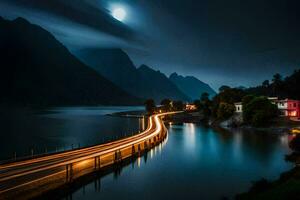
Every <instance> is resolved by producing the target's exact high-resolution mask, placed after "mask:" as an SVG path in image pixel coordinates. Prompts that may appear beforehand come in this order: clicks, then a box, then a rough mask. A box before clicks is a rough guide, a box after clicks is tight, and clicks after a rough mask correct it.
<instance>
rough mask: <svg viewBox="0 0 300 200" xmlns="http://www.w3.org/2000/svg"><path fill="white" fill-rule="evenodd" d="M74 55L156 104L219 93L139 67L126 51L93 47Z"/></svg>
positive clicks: (192, 79)
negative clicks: (164, 100) (205, 93)
mask: <svg viewBox="0 0 300 200" xmlns="http://www.w3.org/2000/svg"><path fill="white" fill-rule="evenodd" d="M74 53H75V55H76V56H77V57H78V58H79V59H81V61H83V62H84V63H85V64H87V65H89V66H91V67H92V68H93V69H95V70H96V71H98V72H99V73H100V74H102V75H103V76H104V77H106V78H107V79H109V80H111V81H112V82H114V83H115V84H116V85H118V86H119V87H121V88H122V89H124V90H125V91H127V92H128V93H131V94H134V95H135V96H138V97H140V98H143V99H149V98H153V99H154V100H155V101H156V103H160V102H161V100H163V99H165V98H169V99H172V100H182V101H191V100H194V99H199V98H200V95H201V94H202V92H208V93H209V94H211V95H212V96H213V95H215V94H216V93H215V92H214V90H213V89H211V88H210V87H209V86H208V85H207V84H205V83H203V82H201V81H200V80H198V79H196V78H195V77H192V76H188V77H182V76H178V77H177V78H176V77H174V75H173V76H171V77H170V78H168V77H167V76H166V75H165V74H163V73H162V72H160V71H155V70H154V69H152V68H151V67H149V66H147V65H141V66H140V67H138V68H136V67H135V65H134V64H133V62H132V60H131V59H130V57H129V56H128V55H127V54H126V53H125V52H124V51H123V50H122V49H118V48H113V49H111V48H110V49H109V48H107V49H100V48H93V49H82V50H80V51H77V52H74ZM181 84H182V85H181ZM190 84H192V85H190ZM192 90H194V91H192ZM196 96H197V97H196Z"/></svg>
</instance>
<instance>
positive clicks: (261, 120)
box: [243, 96, 278, 126]
mask: <svg viewBox="0 0 300 200" xmlns="http://www.w3.org/2000/svg"><path fill="white" fill-rule="evenodd" d="M244 102H246V100H245V99H244ZM277 114H278V109H277V106H276V105H274V104H272V103H271V102H270V101H269V100H268V99H267V98H266V97H263V96H261V97H254V98H252V100H250V98H249V102H248V103H245V105H244V104H243V120H244V122H245V123H248V124H250V125H253V126H264V125H266V124H267V123H269V122H270V121H271V120H272V119H274V118H275V117H276V116H277Z"/></svg>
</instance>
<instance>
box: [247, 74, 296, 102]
mask: <svg viewBox="0 0 300 200" xmlns="http://www.w3.org/2000/svg"><path fill="white" fill-rule="evenodd" d="M298 85H300V70H299V69H298V70H295V71H294V73H293V74H292V75H290V76H287V77H285V78H283V77H282V76H281V75H280V74H278V73H277V74H275V75H274V76H273V78H272V81H271V82H269V83H268V82H267V81H265V82H263V83H262V85H260V86H257V87H253V88H248V89H247V90H246V91H247V92H248V93H252V94H255V95H263V96H277V97H279V98H281V99H285V98H289V99H300V87H297V86H298Z"/></svg>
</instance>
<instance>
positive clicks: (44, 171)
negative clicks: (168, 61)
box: [0, 112, 177, 199]
mask: <svg viewBox="0 0 300 200" xmlns="http://www.w3.org/2000/svg"><path fill="white" fill-rule="evenodd" d="M175 113H177V112H168V113H162V114H155V115H152V116H150V117H149V119H148V127H147V129H146V130H145V131H143V132H141V133H139V134H136V135H134V136H131V137H128V138H124V139H120V140H116V141H113V142H109V143H106V144H102V145H95V146H91V147H86V148H82V149H76V150H72V151H68V152H61V153H56V154H52V155H47V156H43V157H38V158H32V159H27V160H23V161H17V162H12V163H6V164H2V165H0V199H2V198H3V199H11V198H14V199H15V198H22V199H28V198H32V197H35V196H37V195H40V194H41V193H44V192H47V191H49V190H53V189H55V188H58V187H60V186H62V185H65V184H68V183H71V182H72V181H74V180H75V179H76V178H78V177H81V176H83V175H86V174H89V173H91V172H95V171H97V170H101V169H104V168H107V167H111V166H114V165H117V164H118V163H120V162H122V161H124V160H126V159H130V158H132V157H134V156H139V155H141V154H142V153H143V152H145V151H147V150H148V149H150V148H152V147H154V146H155V145H157V144H159V143H160V142H162V141H163V140H164V139H165V138H166V136H167V130H166V127H165V126H164V124H163V122H162V119H161V118H162V117H164V116H165V115H171V114H175Z"/></svg>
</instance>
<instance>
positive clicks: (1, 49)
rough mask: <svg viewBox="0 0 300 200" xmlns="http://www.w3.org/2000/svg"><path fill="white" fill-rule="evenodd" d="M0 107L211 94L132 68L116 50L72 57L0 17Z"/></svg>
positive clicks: (188, 80)
mask: <svg viewBox="0 0 300 200" xmlns="http://www.w3.org/2000/svg"><path fill="white" fill-rule="evenodd" d="M0 58H1V61H0V62H1V71H2V72H1V74H0V89H1V93H0V103H1V102H11V103H19V104H25V105H27V104H29V105H51V106H52V105H137V104H142V103H143V101H144V100H145V99H148V98H153V99H154V100H155V101H156V103H160V101H161V100H162V99H164V98H169V99H172V100H182V101H191V100H194V99H198V98H199V96H200V95H201V93H202V92H208V93H209V94H211V95H214V94H215V92H214V91H213V90H212V89H211V88H210V87H209V86H208V85H207V84H205V83H203V82H201V81H200V80H198V79H196V78H195V77H191V76H188V77H183V76H180V75H177V74H176V73H174V74H172V75H171V76H170V77H169V78H168V77H167V76H166V75H165V74H163V73H161V72H160V71H156V70H154V69H152V68H151V67H149V66H146V65H141V66H140V67H138V68H137V67H136V66H135V65H134V64H133V62H132V60H131V59H130V58H129V56H128V55H127V54H126V53H125V52H124V51H123V50H121V49H118V48H106V49H100V48H93V49H82V50H80V51H75V52H73V54H72V53H71V52H70V51H69V50H68V49H67V48H66V47H65V46H64V45H63V44H62V43H60V42H59V41H58V40H57V39H56V38H55V37H54V36H53V35H52V34H51V33H49V32H48V31H47V30H45V29H43V28H41V27H40V26H37V25H34V24H31V23H30V22H28V21H27V20H25V19H23V18H17V19H15V20H13V21H9V20H5V19H3V18H1V17H0Z"/></svg>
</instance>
